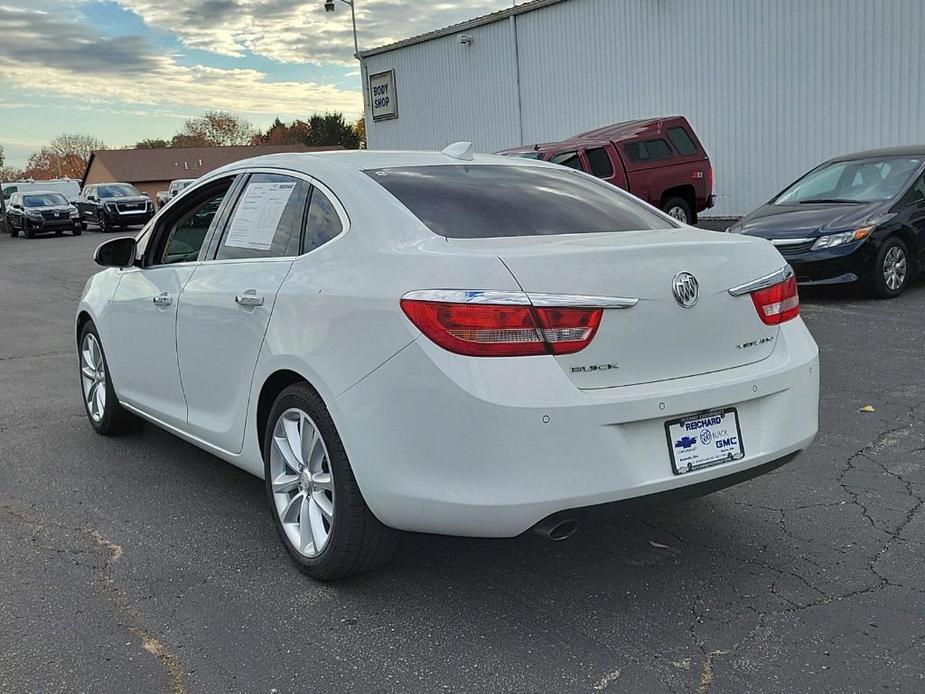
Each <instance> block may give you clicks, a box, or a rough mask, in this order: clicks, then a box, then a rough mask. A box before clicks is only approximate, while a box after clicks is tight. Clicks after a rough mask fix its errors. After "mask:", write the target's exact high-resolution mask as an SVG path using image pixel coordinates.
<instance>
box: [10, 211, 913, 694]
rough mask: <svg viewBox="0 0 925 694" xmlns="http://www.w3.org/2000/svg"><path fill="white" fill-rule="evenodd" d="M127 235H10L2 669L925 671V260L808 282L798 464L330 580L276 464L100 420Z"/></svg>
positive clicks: (23, 686) (441, 678) (537, 676)
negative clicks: (814, 369)
mask: <svg viewBox="0 0 925 694" xmlns="http://www.w3.org/2000/svg"><path fill="white" fill-rule="evenodd" d="M722 224H723V225H725V222H724V223H722ZM101 238H102V237H101V236H100V235H99V234H97V233H93V232H90V233H88V234H85V235H84V236H82V237H78V238H73V237H63V238H54V237H52V238H40V239H34V240H26V239H21V238H20V239H12V238H10V237H9V236H5V235H4V236H0V326H2V328H0V383H2V384H3V388H2V391H0V552H2V556H3V560H2V561H0V615H2V619H0V691H2V692H5V693H12V692H42V693H43V694H44V693H53V692H94V693H98V692H138V693H144V692H248V693H250V692H258V693H259V692H264V693H267V694H269V693H270V692H277V693H279V694H283V693H285V692H306V691H313V692H442V691H446V692H466V693H475V692H492V693H496V692H556V693H560V692H595V691H602V690H603V691H608V692H609V691H613V692H662V691H670V692H708V691H709V692H735V693H743V692H774V693H781V692H807V691H813V692H840V693H843V692H871V691H875V690H876V691H890V692H922V691H925V675H923V673H925V667H923V665H922V663H923V662H925V589H923V587H922V575H923V571H925V559H923V557H925V554H923V549H925V512H923V499H925V464H923V463H925V369H923V368H922V363H923V361H922V349H923V348H922V344H921V339H920V338H921V335H922V325H923V324H925V284H923V283H922V282H919V283H918V284H917V285H916V286H915V287H914V288H913V289H912V290H911V291H909V292H908V293H907V294H906V295H904V296H903V297H901V298H900V299H898V300H896V301H892V302H875V301H868V300H865V299H862V298H859V297H857V296H854V295H853V294H850V293H844V292H827V293H824V294H820V293H809V292H806V293H805V295H804V305H803V314H804V318H805V320H806V322H807V323H808V325H809V326H810V328H811V330H812V331H813V333H814V335H815V337H816V339H817V341H818V342H819V344H820V349H821V351H822V371H823V374H822V387H823V390H822V413H821V415H822V421H821V424H822V429H821V433H820V435H819V438H818V439H817V441H816V443H815V444H814V445H813V446H812V448H811V449H810V450H809V451H807V452H806V453H805V454H804V455H803V456H802V457H801V458H799V459H798V460H797V461H795V462H794V463H791V464H790V465H787V466H785V467H783V468H781V469H780V470H778V471H776V472H774V473H772V474H770V475H768V476H765V477H761V478H758V479H756V480H753V481H751V482H748V483H746V484H744V485H741V486H739V487H735V488H732V489H729V490H726V491H723V492H720V493H717V494H714V495H712V496H709V497H705V498H702V499H698V500H695V501H691V502H687V503H684V504H680V505H677V506H674V507H670V508H663V509H659V510H652V511H647V512H644V513H638V514H635V515H631V516H627V517H625V518H621V519H619V520H615V521H612V522H608V523H603V524H600V525H595V526H591V527H586V528H584V529H583V530H582V531H581V532H579V533H578V534H577V535H576V536H575V537H574V538H573V539H571V540H569V541H568V542H564V543H556V544H554V543H550V542H547V541H544V540H541V539H540V538H538V537H535V536H528V537H522V538H517V539H513V540H503V541H485V540H466V539H454V538H444V537H435V536H408V537H407V538H406V540H405V542H404V544H403V547H402V549H401V550H400V552H399V554H398V556H397V557H396V559H395V561H394V562H393V563H392V564H390V565H389V566H388V567H386V568H385V569H384V570H382V571H379V572H378V573H375V574H373V575H368V576H364V577H361V578H358V579H354V580H350V581H346V582H343V583H339V584H335V585H322V584H317V583H313V582H312V581H311V580H308V579H306V578H305V577H303V576H302V575H301V574H300V573H299V572H298V571H297V570H296V569H295V568H294V566H293V565H292V564H291V563H290V561H289V559H288V558H287V557H286V555H285V553H284V552H283V550H282V548H281V546H280V544H279V541H278V540H277V538H276V536H275V530H274V528H273V525H272V521H271V519H270V516H269V513H268V511H267V509H266V507H265V500H264V492H263V487H262V484H261V482H260V481H258V480H257V479H255V478H252V477H250V476H248V475H247V474H245V473H243V472H241V471H240V470H237V469H236V468H234V467H232V466H230V465H227V464H225V463H223V462H221V461H219V460H217V459H216V458H213V457H211V456H209V455H207V454H206V453H203V452H201V451H199V450H197V449H195V448H193V447H191V446H189V445H187V444H185V443H183V442H181V441H179V440H177V439H175V438H173V437H171V436H170V435H168V434H166V433H164V432H162V431H159V430H158V429H156V428H154V427H152V426H148V427H146V428H145V429H144V430H143V431H142V432H141V433H140V434H137V435H134V436H130V437H126V438H123V439H104V438H102V437H99V436H97V435H95V434H94V433H93V431H92V429H91V428H90V426H89V424H87V422H86V421H85V418H84V413H83V409H82V404H81V401H80V394H79V386H78V382H77V376H76V374H77V370H76V364H77V361H76V354H75V346H74V337H73V312H74V308H75V305H76V301H77V298H78V296H79V294H80V291H81V289H82V287H83V284H84V282H85V280H86V278H87V277H88V276H89V275H90V273H91V272H93V269H94V268H93V266H92V264H91V262H90V260H89V257H90V253H91V252H92V249H93V248H94V247H95V245H96V244H97V243H99V242H100V240H101ZM139 368H144V365H143V364H140V365H139ZM865 405H873V406H874V408H875V412H872V413H862V412H859V410H860V409H861V407H863V406H865Z"/></svg>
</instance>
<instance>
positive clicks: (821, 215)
mask: <svg viewBox="0 0 925 694" xmlns="http://www.w3.org/2000/svg"><path fill="white" fill-rule="evenodd" d="M883 210H884V203H883V202H874V203H864V204H856V203H813V204H803V205H799V204H798V205H762V206H761V207H759V208H758V209H757V210H755V211H754V212H752V213H751V214H749V215H748V216H746V217H745V218H743V219H742V220H741V221H740V222H739V223H738V224H736V225H735V227H736V231H738V232H741V233H744V234H748V235H749V236H758V237H761V238H766V239H788V238H805V237H810V236H818V235H820V234H824V233H826V232H828V231H835V230H838V229H845V228H849V227H853V226H862V225H863V224H864V223H865V222H866V221H867V220H868V219H870V218H871V217H875V216H877V215H878V213H880V212H881V211H883Z"/></svg>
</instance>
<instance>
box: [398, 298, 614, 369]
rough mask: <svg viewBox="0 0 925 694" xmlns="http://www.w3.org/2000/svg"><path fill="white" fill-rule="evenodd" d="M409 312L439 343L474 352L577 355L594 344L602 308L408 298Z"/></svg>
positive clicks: (488, 354) (404, 302) (473, 354)
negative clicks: (538, 306)
mask: <svg viewBox="0 0 925 694" xmlns="http://www.w3.org/2000/svg"><path fill="white" fill-rule="evenodd" d="M401 308H402V310H403V311H404V312H405V315H406V316H408V318H409V319H410V320H411V322H412V323H414V325H415V326H417V328H418V329H419V330H420V331H421V332H422V333H424V334H425V335H426V336H427V337H428V338H429V339H430V340H432V341H433V342H434V343H436V344H438V345H440V346H441V347H443V348H444V349H446V350H449V351H450V352H455V353H456V354H464V355H466V356H471V357H522V356H530V355H536V354H572V353H573V352H577V351H579V350H581V349H584V348H585V347H587V346H588V344H589V343H590V342H591V340H592V339H593V338H594V333H595V332H597V327H598V325H600V322H601V315H602V314H603V310H602V309H596V308H588V309H585V308H560V307H542V308H536V307H533V306H530V305H507V304H479V303H455V302H446V301H425V300H419V299H402V300H401Z"/></svg>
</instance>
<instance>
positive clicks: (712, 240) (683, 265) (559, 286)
mask: <svg viewBox="0 0 925 694" xmlns="http://www.w3.org/2000/svg"><path fill="white" fill-rule="evenodd" d="M449 243H450V244H451V245H453V246H459V247H467V248H470V249H473V250H474V249H475V248H478V249H479V250H482V251H485V252H491V253H493V254H496V255H497V256H498V257H500V258H501V260H502V261H503V262H504V263H505V264H506V265H507V267H508V269H509V270H510V271H511V273H512V274H513V275H514V277H515V279H516V280H517V281H518V283H519V284H520V285H521V287H522V288H523V290H524V291H525V292H527V293H550V294H574V295H588V296H597V297H625V298H632V299H638V300H639V301H638V303H637V304H636V305H635V306H634V307H632V308H628V309H607V310H605V312H604V316H603V319H602V321H601V325H600V328H599V329H598V332H597V335H596V336H595V337H594V339H593V341H592V342H591V344H590V345H589V346H588V347H586V348H585V349H583V350H582V351H580V352H577V353H575V354H570V355H565V356H559V357H556V359H557V360H558V362H559V364H560V366H561V367H562V369H563V371H565V373H566V375H567V376H568V378H569V379H571V381H572V382H573V383H574V384H575V385H576V386H577V387H579V388H583V389H593V388H609V387H614V386H625V385H632V384H638V383H648V382H652V381H660V380H667V379H674V378H681V377H685V376H692V375H695V374H702V373H707V372H713V371H721V370H723V369H729V368H734V367H737V366H743V365H745V364H749V363H753V362H756V361H760V360H762V359H765V358H767V357H768V356H769V355H770V354H771V352H772V351H773V349H774V342H775V340H776V338H777V333H778V328H777V327H774V326H767V325H765V324H764V323H762V321H761V320H760V319H759V317H758V314H757V311H756V309H755V307H754V304H753V303H752V301H751V299H750V297H749V296H738V297H734V296H732V295H730V293H729V289H730V288H731V287H734V286H736V285H739V284H743V283H745V282H749V281H751V280H754V279H757V278H759V277H762V276H764V275H767V274H769V273H771V272H773V271H775V270H777V269H779V268H780V267H782V266H783V265H784V261H783V259H782V258H781V257H780V255H779V254H778V253H777V251H776V250H774V248H773V247H772V246H771V245H770V244H768V243H767V242H763V241H756V240H753V239H748V238H745V237H740V236H738V235H729V234H721V233H716V232H708V231H700V230H692V229H673V230H662V231H641V232H621V233H613V234H580V235H570V236H546V237H519V238H495V239H478V240H456V239H454V240H450V241H449ZM683 272H687V273H690V274H692V275H693V276H694V277H695V278H696V280H697V282H698V283H699V298H698V300H697V303H696V304H695V305H693V306H692V307H690V308H685V307H683V306H681V305H680V303H679V302H678V300H676V299H675V296H674V294H673V290H672V285H673V280H674V278H675V276H676V275H678V274H679V273H683Z"/></svg>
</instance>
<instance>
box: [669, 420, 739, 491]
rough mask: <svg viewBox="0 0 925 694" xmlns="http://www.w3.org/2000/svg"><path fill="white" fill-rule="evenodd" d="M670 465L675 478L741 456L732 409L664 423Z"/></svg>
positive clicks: (737, 421)
mask: <svg viewBox="0 0 925 694" xmlns="http://www.w3.org/2000/svg"><path fill="white" fill-rule="evenodd" d="M665 432H666V433H667V435H668V450H669V451H670V453H671V466H672V468H674V473H675V474H676V475H683V474H685V473H687V472H693V471H694V470H700V469H701V468H705V467H710V466H711V465H719V464H720V463H726V462H730V461H733V460H739V459H740V458H744V457H745V445H744V444H743V443H742V432H741V431H740V429H739V415H738V413H737V412H736V410H735V408H734V407H727V408H725V409H720V410H711V411H710V412H701V413H700V414H695V415H687V416H685V417H681V418H680V419H672V420H670V421H668V422H665Z"/></svg>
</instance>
